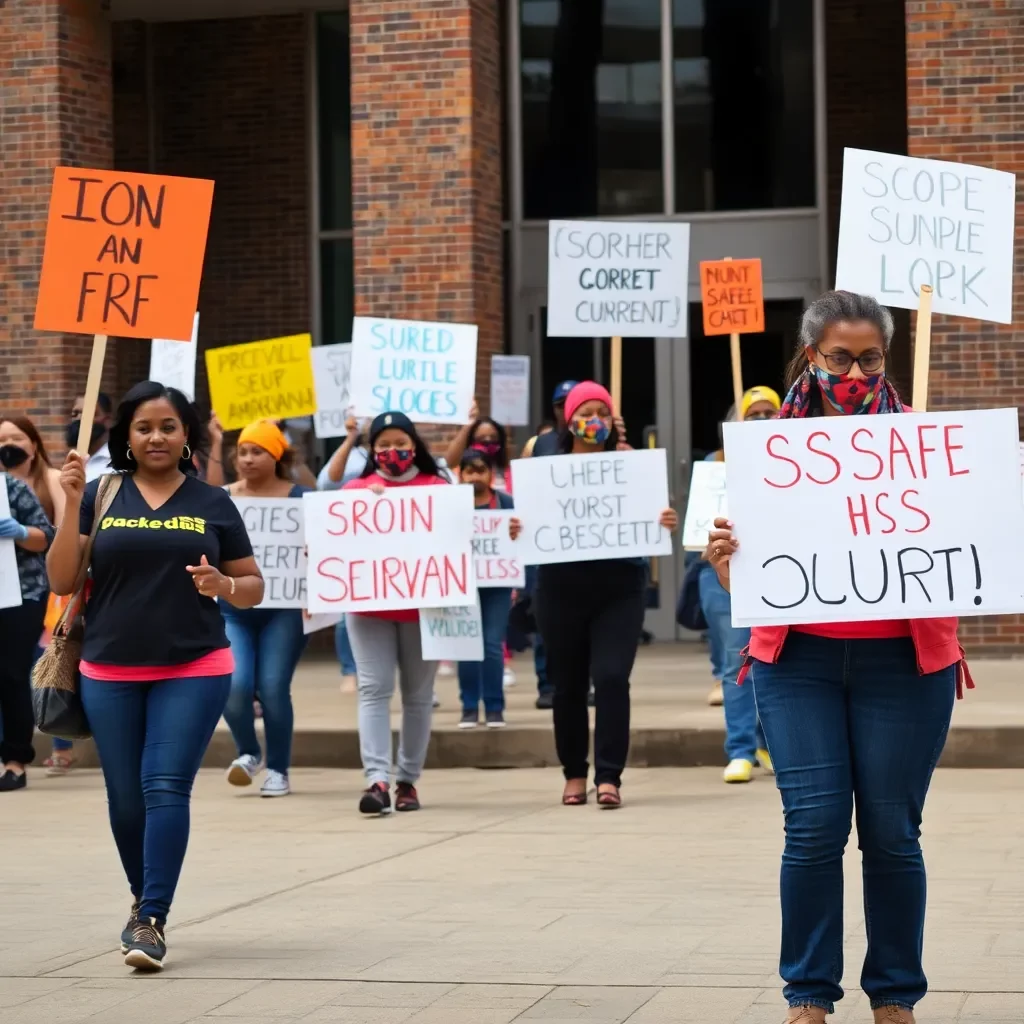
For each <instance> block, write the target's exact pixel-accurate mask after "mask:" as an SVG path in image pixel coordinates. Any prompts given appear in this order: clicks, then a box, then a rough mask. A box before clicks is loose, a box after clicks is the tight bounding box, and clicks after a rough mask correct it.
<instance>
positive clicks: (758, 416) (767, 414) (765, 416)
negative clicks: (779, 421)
mask: <svg viewBox="0 0 1024 1024" xmlns="http://www.w3.org/2000/svg"><path fill="white" fill-rule="evenodd" d="M777 415H778V413H776V412H775V410H774V409H765V410H764V411H763V412H748V413H747V415H746V416H744V417H743V419H744V420H746V421H748V422H749V421H750V420H773V419H775V417H776V416H777Z"/></svg>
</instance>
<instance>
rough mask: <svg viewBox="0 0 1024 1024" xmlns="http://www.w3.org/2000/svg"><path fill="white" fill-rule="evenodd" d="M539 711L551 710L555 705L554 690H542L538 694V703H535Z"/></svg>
mask: <svg viewBox="0 0 1024 1024" xmlns="http://www.w3.org/2000/svg"><path fill="white" fill-rule="evenodd" d="M533 706H534V707H535V708H536V709H537V710H538V711H550V710H551V709H552V708H553V707H554V706H555V694H554V691H552V690H542V691H541V692H540V693H538V694H537V703H536V704H534V705H533Z"/></svg>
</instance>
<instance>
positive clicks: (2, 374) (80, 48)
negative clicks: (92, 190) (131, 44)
mask: <svg viewBox="0 0 1024 1024" xmlns="http://www.w3.org/2000/svg"><path fill="white" fill-rule="evenodd" d="M110 103H111V100H110V28H109V25H108V23H107V17H106V14H105V13H104V12H103V10H102V9H101V2H100V0H7V2H6V3H3V4H0V140H2V143H0V408H3V409H5V410H16V411H18V412H20V413H22V414H26V415H29V416H31V417H32V418H33V419H34V420H35V421H36V423H37V424H39V425H40V426H41V427H43V428H45V429H46V430H47V433H48V434H49V437H50V438H52V439H53V443H54V447H55V448H57V449H61V448H63V446H64V445H63V440H62V439H61V437H62V433H61V432H59V431H58V429H57V428H59V427H60V426H61V425H62V424H63V423H64V422H65V421H66V420H67V418H68V410H69V409H70V408H71V402H72V400H73V398H74V396H75V394H76V393H78V392H80V391H81V390H83V389H84V387H85V378H86V373H87V370H88V364H89V352H90V349H91V346H92V339H91V338H86V337H83V336H81V335H68V336H62V335H56V334H44V333H40V332H36V331H34V330H33V329H32V320H33V316H34V313H35V301H36V286H37V284H38V280H39V267H40V264H41V263H42V256H43V238H44V235H45V231H46V210H47V205H48V203H49V197H50V184H51V181H52V178H53V168H54V167H55V166H56V165H57V164H59V163H63V164H72V165H78V166H91V167H110V166H111V160H112V156H113V152H112V141H111V109H110ZM110 362H112V360H110V359H108V363H110ZM108 371H109V373H110V375H111V379H112V373H113V369H112V366H110V365H108Z"/></svg>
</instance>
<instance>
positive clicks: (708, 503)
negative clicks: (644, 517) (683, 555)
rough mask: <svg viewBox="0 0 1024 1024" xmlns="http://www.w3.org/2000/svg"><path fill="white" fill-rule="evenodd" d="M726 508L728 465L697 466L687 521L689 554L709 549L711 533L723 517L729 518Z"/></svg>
mask: <svg viewBox="0 0 1024 1024" xmlns="http://www.w3.org/2000/svg"><path fill="white" fill-rule="evenodd" d="M726 507H727V502H726V498H725V463H724V462H695V463H694V464H693V476H691V477H690V497H689V499H688V501H687V502H686V516H685V517H684V519H683V547H684V548H685V549H686V550H687V551H703V550H704V549H705V548H706V547H707V546H708V533H709V532H710V531H711V530H712V529H713V527H714V524H715V520H716V519H717V518H718V517H719V516H726V515H728V512H727V511H726Z"/></svg>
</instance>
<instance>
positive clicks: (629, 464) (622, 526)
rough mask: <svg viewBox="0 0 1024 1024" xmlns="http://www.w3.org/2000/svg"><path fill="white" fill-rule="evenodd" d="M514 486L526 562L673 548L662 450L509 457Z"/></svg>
mask: <svg viewBox="0 0 1024 1024" xmlns="http://www.w3.org/2000/svg"><path fill="white" fill-rule="evenodd" d="M512 484H513V493H514V494H515V496H516V512H515V514H516V516H517V517H518V518H519V519H520V520H522V524H523V532H522V534H521V535H520V537H519V539H518V540H517V541H516V544H517V545H518V549H519V556H520V558H521V559H522V561H523V564H524V565H547V564H548V563H549V562H589V561H594V560H596V559H601V558H637V557H646V556H650V555H670V554H671V553H672V537H671V535H670V534H669V532H668V530H666V529H665V528H664V527H663V526H662V525H661V524H660V523H659V522H658V520H659V519H660V517H661V513H662V512H663V511H664V509H665V508H667V507H668V468H667V464H666V460H665V452H664V450H663V449H661V448H642V449H639V450H638V451H630V452H597V453H595V454H593V455H558V456H552V457H551V458H546V459H515V460H514V461H513V462H512Z"/></svg>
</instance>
